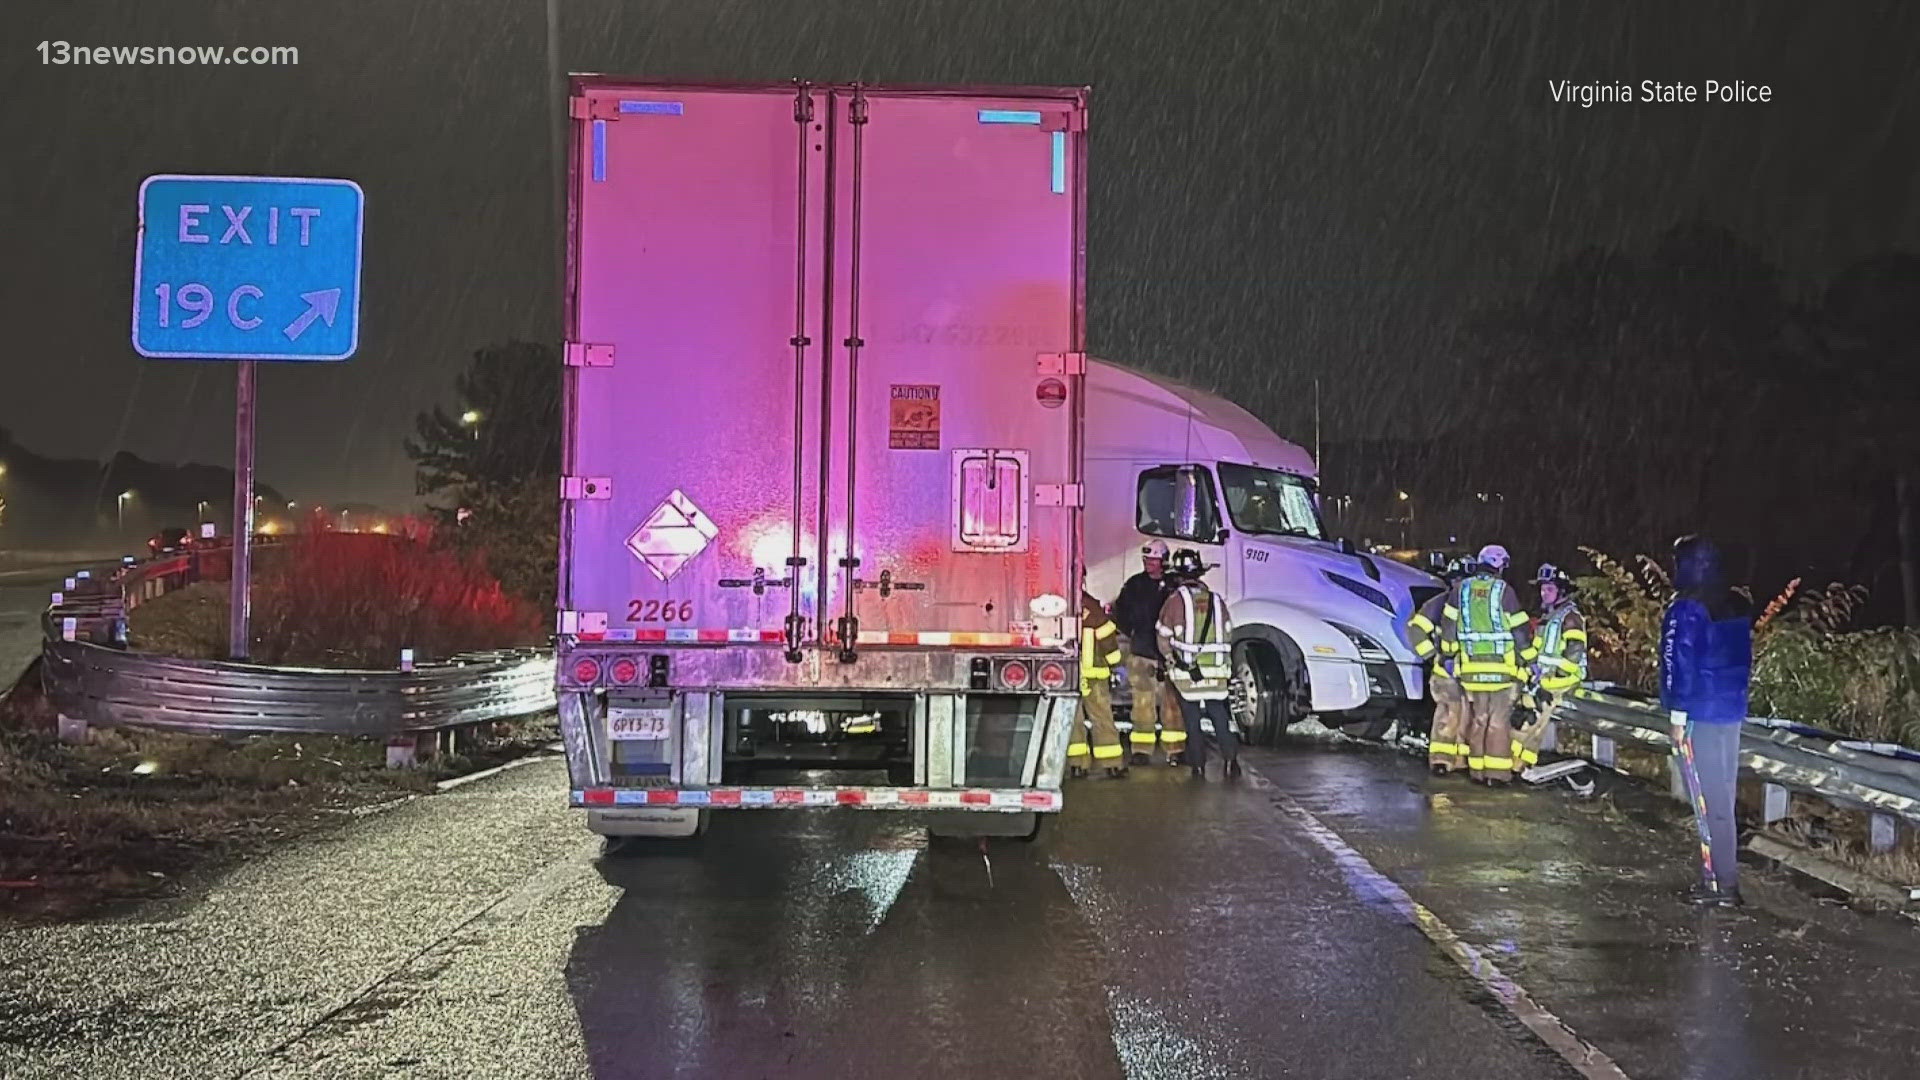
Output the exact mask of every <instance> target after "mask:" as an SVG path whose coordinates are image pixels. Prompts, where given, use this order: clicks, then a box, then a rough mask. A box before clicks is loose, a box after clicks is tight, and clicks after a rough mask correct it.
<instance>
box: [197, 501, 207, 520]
mask: <svg viewBox="0 0 1920 1080" xmlns="http://www.w3.org/2000/svg"><path fill="white" fill-rule="evenodd" d="M198 513H199V515H200V520H201V521H205V520H207V500H205V499H201V500H200V508H199V511H198Z"/></svg>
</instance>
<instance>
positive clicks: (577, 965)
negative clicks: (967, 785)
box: [0, 747, 1920, 1080]
mask: <svg viewBox="0 0 1920 1080" xmlns="http://www.w3.org/2000/svg"><path fill="white" fill-rule="evenodd" d="M1249 760H1250V761H1252V762H1253V763H1254V764H1255V765H1256V767H1257V769H1258V772H1259V774H1260V777H1262V778H1265V781H1266V782H1264V783H1263V782H1261V781H1260V780H1257V779H1251V778H1250V779H1249V780H1248V781H1246V782H1243V783H1241V784H1239V785H1236V786H1231V787H1230V786H1227V785H1225V784H1221V783H1219V782H1212V783H1208V784H1205V785H1195V784H1193V783H1191V782H1190V781H1188V780H1187V779H1186V778H1185V776H1184V773H1181V772H1175V771H1171V770H1165V769H1160V770H1155V771H1154V772H1152V773H1146V774H1139V775H1136V776H1135V777H1134V778H1133V779H1131V780H1127V781H1123V782H1114V781H1106V780H1099V781H1085V782H1079V783H1077V784H1075V785H1074V786H1073V787H1072V788H1071V789H1070V794H1069V803H1068V805H1069V809H1068V811H1067V813H1066V814H1065V815H1064V816H1063V817H1062V819H1060V820H1058V821H1055V822H1052V823H1050V828H1049V830H1048V831H1047V832H1046V834H1044V835H1043V837H1042V839H1041V840H1040V841H1039V842H1038V843H1035V844H1032V845H1019V844H1005V845H999V846H996V847H994V848H993V849H991V851H990V853H989V854H988V856H987V857H986V858H984V859H983V858H982V856H981V855H980V854H979V852H978V851H977V850H975V849H974V848H972V847H970V846H967V845H957V846H949V845H936V846H934V847H931V848H930V847H928V846H927V844H926V842H925V839H924V836H923V834H922V833H921V832H920V831H919V830H917V829H915V828H913V827H912V819H911V818H910V817H908V816H904V815H892V814H879V813H831V812H829V813H804V812H764V813H754V812H739V813H735V814H731V815H727V814H722V815H716V820H715V824H714V826H713V828H712V830H711V832H710V833H709V834H708V836H707V837H706V838H705V840H704V841H701V842H700V843H698V844H696V845H693V846H688V847H670V848H667V849H665V850H658V849H656V850H651V851H642V852H639V853H636V854H630V855H627V856H624V857H618V858H603V857H602V854H601V850H600V845H599V842H598V841H597V840H596V839H595V838H592V837H590V836H587V835H586V834H584V832H583V831H582V830H581V828H580V825H579V822H578V821H577V820H576V819H575V818H574V817H573V816H572V815H571V814H570V813H569V812H568V811H566V810H565V809H564V808H562V807H560V806H559V805H558V796H559V794H560V790H561V787H562V784H563V782H564V780H563V776H564V774H563V770H562V767H561V766H560V765H559V764H558V762H553V761H548V762H543V763H540V764H535V765H531V766H528V767H526V768H520V769H515V770H512V771H510V772H508V773H506V774H504V775H502V776H499V777H495V778H493V779H489V780H484V781H481V782H478V783H474V784H470V785H467V786H464V787H461V788H458V789H455V790H454V791H451V792H448V793H446V794H442V795H438V796H434V797H431V798H426V799H418V800H415V801H413V802H410V803H407V804H405V805H401V806H398V807H395V808H391V809H387V810H384V811H381V812H378V813H374V814H369V815H366V816H365V817H364V818H363V819H361V820H357V821H355V822H353V823H351V824H349V825H347V826H345V827H344V828H341V829H339V830H336V831H334V832H331V833H329V834H327V835H324V836H320V837H316V838H311V839H308V840H305V841H302V842H299V843H296V844H294V845H291V846H290V847H289V848H287V849H286V850H284V851H283V852H281V853H279V854H277V855H275V856H274V857H271V858H268V859H265V860H261V861H259V862H256V863H253V864H251V865H248V866H244V867H241V868H239V869H237V870H234V871H232V872H230V873H228V874H226V875H225V876H224V877H222V878H220V879H218V880H215V881H211V882H205V883H201V884H200V885H199V886H198V887H196V888H195V889H193V890H190V891H189V893H188V895H186V896H185V897H183V898H181V899H179V900H176V901H169V902H166V903H163V904H155V905H149V906H146V907H142V908H140V909H137V910H134V911H132V912H129V913H126V914H124V915H122V916H119V917H116V918H115V919H112V920H109V921H105V922H98V923H94V924H90V925H85V926H74V927H61V928H47V929H33V930H21V929H13V930H6V931H0V1075H4V1076H6V1077H10V1078H11V1077H68V1076H86V1077H90V1078H93V1077H118V1076H127V1077H135V1076H137V1077H141V1078H143V1080H151V1078H157V1077H219V1076H249V1077H296V1076H302V1077H304V1076H319V1077H374V1076H382V1077H386V1076H419V1077H466V1076H501V1077H547V1076H554V1077H574V1076H594V1077H622V1076H633V1077H656V1076H701V1077H847V1076H866V1075H908V1076H924V1077H945V1076H968V1077H998V1076H1028V1075H1037V1076H1051V1077H1062V1078H1064V1077H1082V1076H1085V1077H1201V1076H1204V1077H1269V1076H1273V1077H1278V1076H1300V1077H1414V1076H1418V1077H1423V1078H1424V1077H1475V1078H1481V1077H1484V1078H1495V1080H1497V1078H1507V1077H1558V1076H1575V1075H1579V1074H1578V1073H1576V1072H1575V1071H1573V1069H1572V1068H1571V1066H1569V1065H1567V1064H1565V1063H1564V1062H1563V1060H1562V1059H1561V1058H1560V1057H1559V1056H1556V1055H1555V1054H1554V1053H1553V1052H1552V1051H1551V1050H1549V1049H1548V1048H1547V1047H1546V1046H1545V1045H1544V1044H1543V1043H1542V1042H1540V1041H1539V1040H1538V1039H1536V1038H1534V1037H1533V1036H1532V1035H1531V1034H1529V1033H1528V1032H1527V1031H1526V1030H1525V1029H1524V1028H1522V1027H1521V1026H1520V1025H1519V1024H1518V1023H1517V1022H1516V1021H1515V1020H1514V1019H1513V1018H1512V1017H1511V1016H1510V1015H1508V1013H1507V1012H1506V1010H1505V1009H1504V1008H1503V1007H1502V1006H1501V1005H1500V1004H1499V1002H1498V1001H1497V1000H1495V999H1494V997H1493V996H1492V995H1491V994H1489V993H1488V992H1487V991H1486V990H1485V989H1483V988H1482V986H1481V984H1480V983H1479V982H1476V981H1475V980H1474V979H1472V978H1469V977H1468V976H1467V975H1466V974H1465V973H1463V971H1462V970H1461V968H1460V967H1459V966H1457V965H1456V964H1455V962H1454V961H1453V960H1452V959H1450V958H1448V957H1446V956H1444V955H1443V954H1442V953H1441V952H1440V951H1439V950H1437V949H1436V948H1435V947H1434V946H1433V945H1432V944H1431V943H1430V942H1429V940H1428V938H1427V937H1426V936H1423V935H1422V933H1421V932H1419V931H1418V930H1416V929H1415V928H1414V927H1413V926H1412V925H1410V924H1409V923H1408V922H1407V921H1406V919H1405V918H1404V917H1403V916H1402V915H1401V914H1400V913H1399V912H1398V911H1396V910H1395V909H1394V908H1393V907H1392V906H1391V905H1390V904H1387V903H1384V902H1382V898H1381V891H1380V888H1379V886H1378V883H1377V882H1370V881H1369V879H1368V877H1367V875H1366V873H1365V872H1364V871H1362V870H1357V869H1356V868H1355V866H1354V865H1352V864H1351V863H1349V864H1344V865H1343V864H1341V863H1337V862H1336V861H1335V860H1334V859H1333V858H1332V857H1331V856H1330V855H1329V854H1328V851H1327V850H1326V848H1325V847H1324V846H1323V845H1322V844H1321V843H1319V842H1317V841H1316V840H1315V839H1313V838H1312V836H1310V835H1309V830H1308V829H1307V828H1304V827H1303V825H1302V820H1303V819H1301V818H1299V817H1298V816H1297V815H1298V814H1299V810H1298V809H1297V808H1305V809H1306V810H1308V811H1311V813H1312V814H1313V815H1315V816H1316V817H1317V818H1318V820H1319V821H1320V822H1323V823H1324V824H1325V825H1326V826H1327V827H1329V828H1331V829H1332V830H1333V831H1334V832H1335V833H1338V834H1339V836H1340V837H1341V838H1342V839H1344V841H1345V842H1346V843H1347V844H1349V845H1351V846H1352V847H1353V848H1354V849H1356V850H1357V851H1359V852H1360V853H1361V854H1362V855H1364V856H1365V858H1366V860H1368V861H1369V862H1370V863H1371V864H1372V866H1374V867H1377V868H1378V870H1379V871H1380V872H1381V873H1383V874H1385V875H1386V876H1387V877H1388V878H1391V879H1392V880H1393V881H1395V882H1397V883H1398V884H1399V885H1401V886H1403V887H1404V888H1405V889H1406V890H1407V892H1408V893H1410V894H1411V895H1412V896H1413V897H1414V899H1416V900H1417V901H1418V902H1419V903H1420V904H1422V905H1424V906H1425V907H1426V908H1428V909H1430V910H1431V911H1432V912H1433V913H1434V914H1435V915H1436V916H1437V917H1438V918H1439V919H1441V920H1444V921H1445V922H1446V923H1447V924H1448V925H1449V926H1451V927H1452V928H1453V930H1455V931H1457V932H1458V933H1459V935H1460V937H1461V938H1463V939H1465V940H1466V941H1468V942H1470V943H1472V944H1473V945H1474V946H1475V947H1477V948H1479V949H1480V950H1481V951H1482V952H1483V953H1484V954H1485V955H1486V956H1487V957H1489V958H1491V959H1493V960H1494V961H1495V962H1496V963H1497V964H1498V965H1499V966H1500V968H1501V969H1502V970H1503V971H1504V972H1505V973H1506V974H1507V975H1509V976H1512V977H1513V978H1515V979H1516V980H1517V981H1518V982H1519V983H1520V984H1522V985H1523V986H1524V987H1525V989H1526V990H1527V991H1529V992H1530V993H1531V995H1532V997H1533V998H1534V999H1535V1000H1536V1001H1538V1002H1539V1003H1540V1004H1541V1005H1543V1006H1544V1007H1545V1008H1547V1009H1550V1010H1552V1011H1553V1012H1554V1013H1555V1014H1557V1016H1558V1017H1559V1018H1560V1020H1562V1021H1564V1022H1565V1024H1567V1025H1568V1026H1569V1027H1571V1028H1572V1029H1573V1030H1574V1031H1575V1032H1577V1033H1578V1035H1579V1036H1580V1037H1581V1038H1583V1039H1586V1040H1587V1041H1589V1042H1591V1043H1592V1044H1594V1045H1595V1046H1597V1047H1598V1048H1600V1049H1601V1050H1603V1051H1604V1052H1605V1053H1607V1054H1609V1055H1611V1056H1612V1057H1613V1059H1614V1060H1615V1061H1616V1062H1618V1063H1619V1065H1620V1067H1621V1068H1622V1069H1623V1070H1624V1072H1625V1073H1626V1075H1629V1076H1632V1077H1635V1078H1652V1077H1696V1076H1697V1077H1722V1076H1725V1077H1800V1076H1847V1077H1880V1076H1886V1077H1895V1076H1898V1077H1903V1078H1905V1077H1910V1076H1912V1075H1913V1064H1912V1062H1913V1055H1914V1052H1915V1051H1916V1049H1920V1013H1916V1011H1915V1010H1914V1008H1913V1004H1914V1003H1915V1002H1916V1001H1920V993H1917V992H1920V962H1916V961H1920V930H1916V929H1914V928H1912V927H1911V926H1910V925H1909V924H1906V923H1904V922H1900V921H1897V920H1894V919H1892V918H1890V917H1885V916H1881V917H1867V916H1860V915H1856V914H1854V913H1852V912H1849V911H1846V910H1844V909H1837V908H1833V907H1831V906H1826V905H1822V904H1820V903H1817V902H1815V901H1814V900H1812V899H1811V898H1809V897H1808V896H1806V895H1804V894H1802V893H1800V892H1797V891H1795V890H1794V889H1792V888H1790V887H1787V886H1785V885H1784V884H1782V883H1778V882H1769V881H1763V880H1757V879H1756V880H1753V881H1751V882H1749V889H1750V892H1751V893H1752V894H1753V896H1754V899H1755V900H1756V904H1755V905H1754V906H1753V907H1751V908H1749V909H1747V910H1746V911H1743V912H1738V913H1700V912H1696V911H1693V910H1692V909H1688V908H1685V907H1683V906H1682V905H1680V904H1679V903H1677V902H1676V900H1675V899H1674V895H1675V894H1676V893H1677V892H1678V891H1679V890H1680V889H1681V888H1682V887H1683V886H1684V884H1685V883H1686V881H1687V873H1686V866H1687V863H1686V861H1685V860H1686V858H1687V856H1688V846H1687V845H1688V839H1687V833H1686V832H1685V831H1684V830H1683V829H1681V828H1679V827H1678V825H1677V824H1663V823H1661V822H1660V821H1658V820H1657V818H1658V813H1659V808H1658V807H1657V805H1656V806H1655V809H1654V810H1653V811H1646V812H1643V811H1637V810H1636V811H1634V812H1632V813H1625V814H1623V813H1621V812H1619V811H1618V809H1617V808H1616V807H1615V805H1614V803H1613V801H1612V800H1601V801H1598V802H1591V803H1581V802H1577V801H1575V800H1573V799H1571V798H1569V797H1566V796H1564V795H1563V794H1560V793H1554V792H1544V791H1543V792H1527V793H1521V792H1506V793H1492V792H1483V791H1480V790H1478V789H1472V788H1468V787H1467V786H1466V785H1464V784H1460V783H1452V784H1448V783H1443V782H1436V781H1430V780H1429V779H1428V778H1426V777H1425V776H1424V774H1423V773H1422V771H1421V770H1420V768H1419V766H1418V764H1417V763H1416V762H1413V761H1411V760H1408V759H1405V758H1402V757H1399V756H1397V755H1395V754H1393V753H1391V752H1388V751H1385V750H1381V749H1377V748H1368V749H1348V750H1328V749H1324V748H1305V747H1302V748H1295V749H1288V750H1284V751H1280V752H1271V753H1253V754H1250V756H1249ZM1624 801H1625V802H1627V803H1629V804H1631V803H1633V802H1634V800H1633V799H1630V798H1629V799H1625V800H1624ZM1647 801H1651V800H1647Z"/></svg>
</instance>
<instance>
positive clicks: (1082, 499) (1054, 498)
mask: <svg viewBox="0 0 1920 1080" xmlns="http://www.w3.org/2000/svg"><path fill="white" fill-rule="evenodd" d="M1033 505H1035V506H1085V505H1087V489H1086V485H1084V484H1035V485H1033Z"/></svg>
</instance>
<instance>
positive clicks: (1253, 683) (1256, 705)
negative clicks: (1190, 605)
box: [1231, 641, 1293, 746]
mask: <svg viewBox="0 0 1920 1080" xmlns="http://www.w3.org/2000/svg"><path fill="white" fill-rule="evenodd" d="M1233 682H1234V693H1233V697H1232V701H1231V705H1232V710H1233V720H1234V723H1236V724H1238V725H1239V726H1240V730H1241V731H1242V732H1244V733H1245V734H1246V737H1247V742H1248V743H1250V744H1251V745H1254V746H1277V745H1279V743H1280V736H1281V734H1282V733H1283V732H1285V731H1286V730H1287V726H1288V725H1289V724H1291V723H1293V717H1292V716H1291V714H1290V712H1289V710H1290V709H1291V707H1292V701H1293V692H1292V689H1291V688H1290V687H1288V686H1287V676H1286V672H1285V671H1284V670H1282V668H1281V666H1280V659H1279V657H1276V656H1274V655H1273V652H1272V650H1270V649H1268V648H1266V647H1265V646H1263V645H1261V644H1259V643H1257V642H1252V641H1243V642H1241V643H1240V644H1238V645H1235V646H1234V647H1233Z"/></svg>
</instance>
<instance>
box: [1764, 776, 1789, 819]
mask: <svg viewBox="0 0 1920 1080" xmlns="http://www.w3.org/2000/svg"><path fill="white" fill-rule="evenodd" d="M1760 795H1761V808H1760V816H1761V819H1762V820H1764V821H1765V822H1766V823H1767V824H1769V825H1771V824H1773V823H1774V822H1776V821H1779V820H1781V819H1783V818H1785V817H1786V816H1787V797H1788V793H1787V789H1786V788H1785V787H1783V786H1781V785H1779V784H1762V785H1760Z"/></svg>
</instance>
